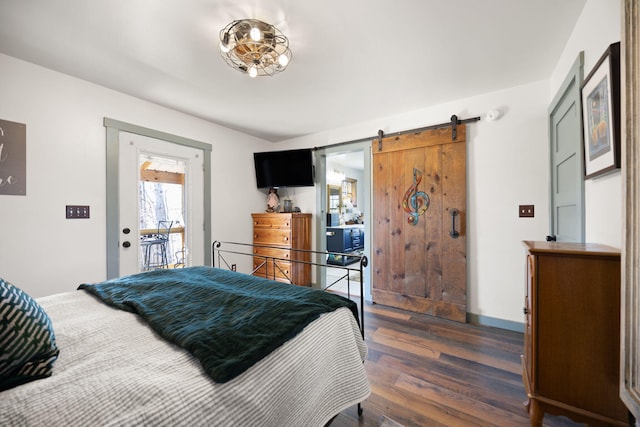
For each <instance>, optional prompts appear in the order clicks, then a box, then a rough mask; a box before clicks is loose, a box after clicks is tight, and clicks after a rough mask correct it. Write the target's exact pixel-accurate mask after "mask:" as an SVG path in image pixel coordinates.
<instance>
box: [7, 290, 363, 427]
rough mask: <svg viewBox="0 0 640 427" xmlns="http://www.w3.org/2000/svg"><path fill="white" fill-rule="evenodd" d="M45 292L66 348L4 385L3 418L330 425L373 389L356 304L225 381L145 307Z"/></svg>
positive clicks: (66, 422) (58, 422)
mask: <svg viewBox="0 0 640 427" xmlns="http://www.w3.org/2000/svg"><path fill="white" fill-rule="evenodd" d="M38 302H39V303H40V304H41V305H42V306H43V307H44V309H45V310H46V312H47V313H48V314H49V316H50V317H51V319H52V322H53V327H54V331H55V333H56V340H57V343H58V347H59V348H60V357H59V358H58V360H57V361H56V363H55V365H54V371H53V376H52V377H50V378H47V379H43V380H39V381H34V382H31V383H28V384H25V385H22V386H19V387H16V388H13V389H10V390H7V391H4V392H0V426H134V425H135V426H139V425H149V426H161V425H165V426H178V425H188V426H198V425H206V426H305V427H306V426H323V425H324V424H326V423H327V422H328V421H329V420H330V419H331V417H333V416H334V415H335V414H337V413H339V412H340V411H342V410H344V409H346V408H347V407H349V406H352V405H356V404H357V403H358V402H361V401H363V400H364V399H366V398H367V397H368V396H369V393H370V388H369V383H368V381H367V377H366V373H365V370H364V366H363V360H364V357H365V355H366V351H367V349H366V345H365V344H364V342H363V340H362V338H361V335H360V331H359V329H358V325H357V323H356V322H355V319H354V318H353V315H352V314H351V312H350V311H349V310H348V309H346V308H341V309H339V310H336V311H334V312H332V313H327V314H324V315H322V316H321V317H320V318H319V319H317V320H316V321H315V322H313V323H311V324H310V325H309V326H308V327H307V328H306V329H305V330H304V331H303V332H302V333H301V334H299V335H298V336H296V337H295V338H293V339H292V340H290V341H289V342H288V343H287V344H286V345H284V346H282V347H280V348H278V349H276V351H274V352H273V353H272V354H271V355H269V356H268V357H267V358H265V359H263V360H262V361H260V362H258V363H257V364H256V365H254V366H253V367H252V368H250V369H249V370H248V371H246V372H244V373H243V374H242V375H240V376H239V377H237V378H236V379H234V380H232V381H230V382H228V383H225V384H216V383H214V382H213V381H212V380H211V379H210V378H209V377H207V376H206V375H205V374H204V373H203V371H202V369H201V368H200V365H199V363H198V361H197V360H196V359H194V358H193V357H192V356H191V355H189V354H188V353H187V352H186V351H184V350H182V349H180V348H178V347H176V346H174V345H172V344H169V343H168V342H166V341H164V340H163V339H161V338H159V337H158V336H157V335H156V334H155V333H154V332H153V331H152V330H151V329H150V328H149V327H147V326H146V325H145V324H144V322H143V321H142V320H141V319H140V318H139V317H138V316H137V315H135V314H132V313H128V312H125V311H121V310H117V309H114V308H111V307H109V306H107V305H105V304H103V303H101V302H100V301H99V300H97V299H95V298H94V297H92V296H91V295H89V294H87V293H85V292H83V291H75V292H70V293H65V294H59V295H53V296H50V297H45V298H41V299H39V300H38Z"/></svg>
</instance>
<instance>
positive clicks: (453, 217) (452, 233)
mask: <svg viewBox="0 0 640 427" xmlns="http://www.w3.org/2000/svg"><path fill="white" fill-rule="evenodd" d="M449 213H450V214H451V231H450V232H449V236H451V238H452V239H457V238H458V237H459V236H460V233H458V232H457V231H456V217H457V216H458V214H459V213H460V212H458V209H456V208H453V209H451V211H450V212H449Z"/></svg>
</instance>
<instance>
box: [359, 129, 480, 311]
mask: <svg viewBox="0 0 640 427" xmlns="http://www.w3.org/2000/svg"><path fill="white" fill-rule="evenodd" d="M465 137H466V127H465V126H464V125H463V126H458V127H457V138H456V140H452V132H451V128H450V127H447V128H440V129H434V130H428V131H422V132H418V133H411V134H405V135H401V136H392V137H388V138H383V139H382V147H381V149H380V150H379V149H378V142H377V141H374V146H373V154H374V155H373V205H374V208H373V227H374V233H373V240H372V242H373V247H372V267H373V272H372V273H373V274H372V294H373V301H374V302H375V303H378V304H383V305H388V306H392V307H397V308H401V309H404V310H409V311H415V312H419V313H425V314H430V315H433V316H437V317H442V318H446V319H450V320H456V321H460V322H465V321H466V289H467V285H466V229H465V223H466V144H465ZM414 170H415V171H417V172H416V173H415V174H414ZM420 175H421V181H420V182H419V183H417V186H416V185H415V184H416V181H418V180H419V176H420ZM412 186H413V188H412ZM417 192H423V193H424V194H426V195H427V196H428V198H429V206H428V208H427V210H426V211H424V213H423V214H422V215H420V216H418V221H417V223H415V224H412V222H411V220H410V216H411V213H408V212H407V211H406V210H405V208H404V207H403V199H404V198H405V196H406V195H407V194H408V195H409V196H411V195H414V194H416V193H417ZM417 195H418V196H420V194H419V193H418V194H417ZM423 203H424V202H423ZM408 206H409V207H411V204H410V203H409V204H408ZM421 206H423V205H421V204H420V202H419V201H418V202H417V203H416V204H415V205H414V206H413V208H414V209H418V210H420V207H421ZM454 209H457V211H458V212H459V214H458V215H457V216H455V217H454V221H455V229H456V231H457V232H458V233H459V236H458V237H457V238H453V237H452V236H451V235H450V232H451V231H452V212H453V210H454ZM410 210H411V209H410Z"/></svg>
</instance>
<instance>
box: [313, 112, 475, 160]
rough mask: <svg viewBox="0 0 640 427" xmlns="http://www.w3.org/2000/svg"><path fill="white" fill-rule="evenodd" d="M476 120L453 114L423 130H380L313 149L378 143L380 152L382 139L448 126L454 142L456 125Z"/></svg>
mask: <svg viewBox="0 0 640 427" xmlns="http://www.w3.org/2000/svg"><path fill="white" fill-rule="evenodd" d="M478 120H480V117H472V118H470V119H464V120H459V119H458V116H456V115H455V114H454V115H452V116H451V121H449V122H445V123H440V124H437V125H431V126H426V127H423V128H417V129H409V130H403V131H400V132H394V133H389V134H386V135H385V134H384V132H383V131H382V129H380V130H379V131H378V134H377V135H376V136H370V137H367V138H360V139H354V140H353V141H345V142H339V143H337V144H330V145H325V146H323V147H315V148H314V150H318V149H320V148H329V147H337V146H340V145H346V144H353V143H356V142H364V141H378V151H382V138H389V137H391V136H400V135H405V134H408V133H418V132H422V131H425V130H432V129H440V128H446V127H449V126H451V139H452V140H453V141H455V140H456V139H457V138H458V125H463V124H466V123H473V122H477V121H478Z"/></svg>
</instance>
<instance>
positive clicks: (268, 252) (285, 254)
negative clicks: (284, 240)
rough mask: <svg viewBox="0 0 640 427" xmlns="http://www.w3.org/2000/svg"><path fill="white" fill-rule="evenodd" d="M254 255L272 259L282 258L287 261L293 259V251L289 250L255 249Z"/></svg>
mask: <svg viewBox="0 0 640 427" xmlns="http://www.w3.org/2000/svg"><path fill="white" fill-rule="evenodd" d="M253 253H254V255H264V256H266V257H270V258H280V259H286V260H288V259H290V258H291V251H290V250H288V249H276V248H260V247H254V248H253ZM263 259H264V258H263Z"/></svg>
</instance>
